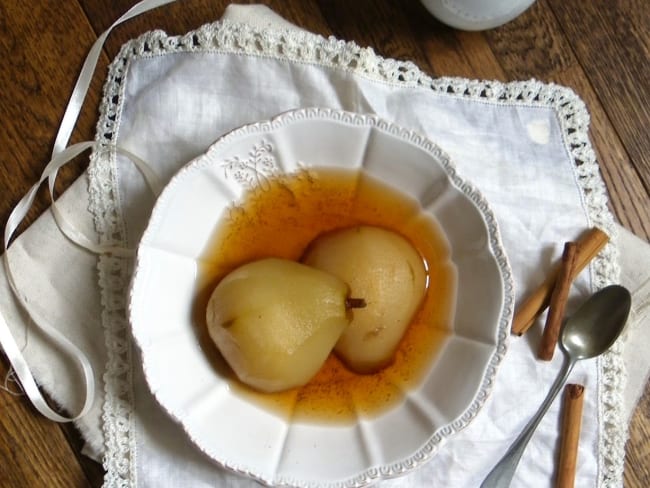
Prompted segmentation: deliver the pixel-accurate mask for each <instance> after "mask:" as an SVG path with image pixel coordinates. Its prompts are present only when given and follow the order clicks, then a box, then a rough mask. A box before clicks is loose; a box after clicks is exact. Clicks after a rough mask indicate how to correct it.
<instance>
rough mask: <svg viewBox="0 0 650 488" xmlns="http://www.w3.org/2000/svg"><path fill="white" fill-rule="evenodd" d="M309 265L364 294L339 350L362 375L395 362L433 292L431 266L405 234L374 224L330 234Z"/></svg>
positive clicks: (312, 251)
mask: <svg viewBox="0 0 650 488" xmlns="http://www.w3.org/2000/svg"><path fill="white" fill-rule="evenodd" d="M303 262H304V263H305V264H308V265H309V266H313V267H315V268H318V269H321V270H323V271H327V272H329V273H332V274H333V275H335V276H337V277H339V278H340V279H341V280H343V281H344V282H345V283H347V284H348V285H349V287H350V293H351V294H352V295H353V296H362V297H363V298H364V299H365V302H366V305H367V306H366V307H364V308H360V309H354V310H352V311H351V312H352V322H351V323H350V326H349V327H347V328H346V329H345V331H344V332H343V334H342V335H341V338H340V339H339V340H338V342H337V344H336V347H335V352H336V354H337V355H338V356H339V357H340V358H341V359H342V360H343V361H344V362H345V363H346V365H347V366H348V367H349V368H350V369H352V370H353V371H355V372H357V373H362V374H367V373H374V372H376V371H377V370H379V369H381V368H383V367H385V366H387V365H388V364H390V363H391V361H392V360H393V357H394V354H395V351H396V349H397V347H398V346H399V342H400V340H401V338H402V336H403V335H404V332H405V331H406V329H407V328H408V326H409V324H410V323H411V320H412V318H413V316H414V314H415V312H416V311H417V310H418V308H419V306H420V303H421V302H422V299H423V297H424V295H425V292H426V288H427V272H426V269H425V263H424V260H423V259H422V257H421V255H420V254H419V252H418V251H416V249H415V248H414V247H413V246H412V245H411V243H410V242H409V241H407V240H406V239H405V238H404V237H402V236H401V235H399V234H397V233H395V232H392V231H388V230H386V229H382V228H379V227H372V226H358V227H353V228H348V229H343V230H339V231H334V232H331V233H328V234H325V235H323V236H321V237H319V238H317V239H316V240H314V241H313V242H312V244H311V245H310V247H309V249H308V250H307V253H306V254H305V256H304V258H303Z"/></svg>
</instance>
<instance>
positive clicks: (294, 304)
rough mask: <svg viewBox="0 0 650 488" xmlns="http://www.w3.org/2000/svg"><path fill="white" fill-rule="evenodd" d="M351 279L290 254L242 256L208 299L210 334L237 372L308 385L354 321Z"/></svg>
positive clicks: (259, 380)
mask: <svg viewBox="0 0 650 488" xmlns="http://www.w3.org/2000/svg"><path fill="white" fill-rule="evenodd" d="M348 295H349V287H348V285H347V284H346V283H345V282H343V281H342V280H341V279H340V278H337V277H336V276H334V275H332V274H330V273H327V272H325V271H321V270H318V269H315V268H311V267H309V266H306V265H304V264H300V263H298V262H294V261H289V260H286V259H278V258H267V259H261V260H259V261H253V262H250V263H248V264H244V265H243V266H240V267H239V268H236V269H235V270H234V271H232V272H231V273H229V274H228V275H226V276H225V277H224V278H223V279H222V280H221V281H220V282H219V284H218V285H217V286H216V288H215V289H214V291H213V292H212V295H211V297H210V299H209V302H208V306H207V311H206V318H207V325H208V332H209V334H210V337H211V338H212V340H213V341H214V343H215V344H216V345H217V347H218V349H219V351H220V352H221V354H222V355H223V357H224V359H225V360H226V361H227V362H228V364H229V365H230V367H231V368H232V369H233V371H234V372H235V374H236V375H237V377H238V378H239V379H240V380H241V381H242V382H244V383H245V384H247V385H249V386H251V387H253V388H255V389H256V390H259V391H263V392H277V391H281V390H286V389H289V388H293V387H297V386H302V385H304V384H305V383H307V382H308V381H309V380H310V379H311V378H312V377H313V376H314V375H315V374H316V372H317V371H318V370H319V369H320V367H321V366H322V364H323V363H324V362H325V360H326V359H327V356H328V355H329V354H330V352H331V351H332V349H333V347H334V345H335V344H336V342H337V341H338V339H339V337H340V336H341V333H342V332H343V331H344V330H345V328H346V327H347V326H348V324H349V322H350V319H351V316H350V312H349V307H350V306H361V305H362V303H361V302H358V301H355V300H354V299H348Z"/></svg>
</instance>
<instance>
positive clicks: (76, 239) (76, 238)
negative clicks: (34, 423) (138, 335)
mask: <svg viewBox="0 0 650 488" xmlns="http://www.w3.org/2000/svg"><path fill="white" fill-rule="evenodd" d="M175 1H176V0H143V1H141V2H138V3H137V4H135V5H134V6H133V7H131V8H130V9H129V10H128V11H127V12H126V13H125V14H124V15H122V16H121V17H120V18H119V19H117V20H116V21H115V22H114V23H113V24H112V25H111V26H110V27H109V28H108V29H106V31H104V32H103V33H102V34H101V35H100V36H99V37H98V38H97V40H96V41H95V43H94V44H93V46H92V47H91V49H90V51H89V53H88V55H87V56H86V60H85V62H84V65H83V67H82V69H81V72H80V73H79V77H78V78H77V82H76V84H75V87H74V90H73V91H72V95H71V96H70V100H69V101H68V106H67V107H66V110H65V113H64V115H63V119H62V121H61V125H60V126H59V130H58V132H57V136H56V140H55V142H54V147H53V150H52V160H51V161H50V162H49V163H48V164H47V166H46V167H45V169H44V170H43V174H42V175H41V178H40V180H39V181H38V183H36V184H35V185H34V186H32V188H30V189H29V191H28V192H27V194H26V195H25V196H24V197H23V198H22V199H21V200H20V201H19V202H18V204H17V205H16V207H15V208H14V209H13V211H12V212H11V214H10V215H9V219H8V221H7V224H6V227H5V232H4V240H3V246H4V251H5V252H4V255H3V265H4V267H5V270H6V274H7V280H8V282H9V285H10V288H11V290H12V292H13V294H14V295H15V297H16V299H17V300H18V302H19V303H20V305H21V307H22V308H23V309H24V310H25V311H26V312H27V313H28V315H29V316H30V317H31V318H32V320H33V321H34V323H35V325H37V326H38V327H39V328H40V329H41V331H42V332H43V333H44V334H45V335H46V336H47V337H49V338H50V339H51V340H52V342H53V343H54V344H56V345H57V346H58V347H59V348H60V349H61V350H62V351H63V352H64V353H66V354H68V355H70V356H71V357H72V358H73V359H74V360H75V362H76V363H77V364H78V365H79V368H80V370H81V373H82V375H83V378H84V390H85V392H84V394H85V399H84V403H83V406H82V408H81V410H80V412H79V413H78V414H76V415H74V416H71V417H66V416H63V415H61V414H59V413H58V412H56V411H55V410H53V409H52V408H51V407H50V406H49V405H48V404H47V402H46V400H45V399H44V398H43V395H42V394H41V391H40V390H39V388H38V386H37V385H36V381H35V380H34V377H33V375H32V373H31V371H30V369H29V366H28V364H27V362H26V361H25V358H24V357H23V354H22V352H21V350H20V348H19V347H18V345H17V344H16V341H15V340H14V338H13V336H12V335H11V331H10V329H9V326H8V324H7V322H6V320H5V318H4V317H3V316H2V314H1V313H0V346H2V349H3V350H4V352H5V354H6V356H7V358H8V359H9V362H10V363H11V366H12V368H13V370H14V371H15V374H16V376H17V377H18V379H19V380H20V383H21V385H22V388H23V390H24V392H25V394H26V395H27V397H28V398H29V400H30V401H31V402H32V404H33V405H34V407H35V408H36V409H37V410H38V411H39V412H40V413H42V414H43V415H44V416H45V417H47V418H48V419H50V420H53V421H55V422H70V421H73V420H76V419H78V418H81V417H83V416H84V415H85V414H86V413H88V411H89V410H90V408H91V407H92V403H93V400H94V397H95V379H94V374H93V369H92V366H91V364H90V361H89V360H88V358H87V357H86V355H85V354H84V352H83V351H82V350H81V349H79V348H78V347H77V346H76V345H75V344H74V343H73V342H71V341H70V340H69V339H68V338H66V337H65V336H64V335H63V334H61V332H59V331H58V330H57V329H56V328H54V327H52V326H51V325H50V324H49V323H48V322H47V320H45V319H44V318H43V317H42V316H40V314H37V313H36V312H35V311H34V310H33V309H32V307H30V305H29V300H28V298H27V297H26V296H25V295H24V294H22V293H21V292H20V290H19V289H18V287H17V286H16V281H15V279H14V276H13V274H12V272H11V263H10V260H9V258H8V255H7V250H8V248H9V246H10V243H11V238H12V236H13V234H14V232H15V231H16V229H17V228H18V225H19V224H20V223H21V222H22V221H23V219H24V218H25V216H26V215H27V212H28V210H29V209H30V207H31V206H32V204H33V202H34V199H35V197H36V192H37V191H38V188H39V187H40V185H41V184H42V183H43V182H44V181H45V180H46V179H47V180H48V184H49V188H50V195H51V196H52V205H51V207H50V210H51V212H52V214H53V216H54V220H55V222H56V224H57V226H58V227H59V229H60V230H61V232H62V233H63V234H64V235H65V236H66V237H67V238H68V239H69V240H70V241H72V242H73V243H75V244H76V245H79V246H81V247H83V248H84V249H87V250H89V251H91V252H93V253H98V254H103V253H112V254H115V255H119V256H132V255H133V250H130V249H124V248H122V247H120V246H112V245H101V244H97V243H95V242H93V241H92V240H90V239H88V238H87V237H86V236H84V235H83V234H81V233H80V232H78V231H77V230H76V229H75V227H74V225H72V224H71V223H70V222H69V221H68V220H67V219H66V218H65V216H64V215H63V214H62V213H61V211H60V210H59V209H58V208H57V206H56V201H55V200H54V182H55V180H56V175H57V172H58V170H59V168H61V166H63V165H65V164H66V163H68V162H69V161H71V160H72V159H74V158H75V157H76V156H78V155H79V154H81V153H82V152H83V151H86V150H88V149H90V148H95V150H99V151H104V150H111V149H112V150H115V151H117V152H121V153H123V154H125V155H126V156H127V157H128V158H129V159H130V160H131V161H132V162H133V163H134V164H135V165H136V166H137V167H138V169H139V170H140V172H141V173H142V174H143V176H144V177H145V180H146V181H147V183H148V185H149V187H150V188H151V189H152V191H153V192H154V193H155V194H156V195H158V194H159V193H160V191H161V190H162V185H161V183H160V181H159V180H158V178H157V176H156V175H155V173H154V172H153V171H152V170H151V168H150V167H149V166H148V165H147V164H146V163H145V162H144V161H143V160H142V159H140V158H139V157H137V156H136V155H134V154H132V153H130V152H129V151H126V150H124V149H121V148H118V147H115V146H110V147H109V146H103V147H100V146H99V145H98V144H97V143H94V142H82V143H78V144H74V145H72V146H69V147H66V146H67V144H68V142H69V141H70V135H71V134H72V131H73V129H74V127H75V125H76V123H77V119H78V117H79V113H80V112H81V108H82V106H83V103H84V100H85V98H86V94H87V93H88V87H89V86H90V81H91V80H92V76H93V73H94V71H95V68H96V66H97V61H98V59H99V55H100V53H101V50H102V47H103V45H104V42H105V41H106V38H107V37H108V35H109V34H110V32H111V30H112V29H113V28H114V27H116V26H118V25H119V24H121V23H122V22H125V21H127V20H129V19H132V18H133V17H136V16H137V15H140V14H142V13H144V12H147V11H148V10H152V9H154V8H157V7H160V6H163V5H166V4H168V3H172V2H175Z"/></svg>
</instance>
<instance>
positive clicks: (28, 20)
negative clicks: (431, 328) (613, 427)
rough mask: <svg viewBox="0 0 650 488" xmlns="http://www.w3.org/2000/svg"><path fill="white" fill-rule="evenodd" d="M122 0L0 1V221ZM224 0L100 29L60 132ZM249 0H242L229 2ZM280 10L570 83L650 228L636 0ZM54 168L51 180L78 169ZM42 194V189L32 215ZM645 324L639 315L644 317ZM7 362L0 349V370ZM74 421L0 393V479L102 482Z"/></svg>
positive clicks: (345, 32)
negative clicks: (470, 26)
mask: <svg viewBox="0 0 650 488" xmlns="http://www.w3.org/2000/svg"><path fill="white" fill-rule="evenodd" d="M133 3H134V0H110V1H109V0H64V1H61V0H38V1H30V2H24V1H20V0H0V114H2V118H1V120H2V128H0V181H1V183H2V187H1V188H2V190H1V192H0V223H1V224H2V225H3V226H4V224H5V223H6V221H7V218H8V215H9V212H10V211H11V209H12V208H13V206H14V205H15V204H16V203H17V202H18V200H19V199H20V198H21V197H22V196H23V194H24V193H25V192H26V191H27V189H28V188H29V187H30V186H31V185H32V184H33V183H34V182H36V181H37V179H38V177H39V175H40V173H41V171H42V169H43V168H44V165H45V163H46V162H47V161H48V159H49V158H48V155H49V154H50V152H51V150H52V145H53V141H54V136H55V134H56V131H57V128H58V124H59V123H60V120H61V117H62V115H63V112H64V109H65V106H66V104H67V100H68V97H69V96H70V94H71V92H72V87H73V85H74V82H75V80H76V76H77V74H78V72H79V70H80V67H81V64H82V63H83V60H84V58H85V56H86V53H87V51H88V49H89V48H90V46H91V45H92V43H93V41H94V40H95V39H96V38H97V36H98V35H99V34H101V32H102V31H104V30H105V29H106V28H107V27H108V26H109V25H110V24H111V23H112V22H113V21H114V20H115V19H117V18H118V17H119V15H121V14H122V13H123V12H125V11H126V10H127V9H128V8H129V7H130V6H131V5H132V4H133ZM228 3H229V2H228V1H226V0H185V1H184V2H178V3H177V4H173V5H170V6H166V7H162V8H160V9H158V10H155V11H153V12H150V13H147V14H145V15H143V16H141V17H139V18H137V19H134V20H132V21H130V22H128V23H127V24H125V25H123V26H121V27H119V28H117V29H116V30H115V31H114V33H113V34H112V35H111V36H110V37H109V39H108V42H107V43H106V45H105V47H104V50H103V52H102V56H101V59H100V62H99V66H98V70H97V72H96V75H95V77H94V80H93V83H92V85H91V90H90V94H89V97H88V99H87V101H86V105H85V107H84V110H83V111H82V114H81V117H80V119H79V123H78V126H77V129H76V130H75V132H74V134H73V139H72V142H78V141H82V140H90V139H93V137H94V129H95V123H96V120H97V117H98V114H97V107H98V104H99V100H100V98H101V89H102V84H103V80H104V77H105V74H106V70H107V66H108V63H109V61H110V60H111V59H112V58H113V57H114V56H116V54H117V52H118V50H119V48H120V46H121V45H122V43H124V42H126V41H127V40H128V39H130V38H132V37H135V36H137V35H139V34H141V33H142V32H145V31H147V30H151V29H154V28H156V29H158V28H160V29H164V30H166V31H167V32H168V33H170V34H181V33H184V32H186V31H188V30H191V29H194V28H196V27H198V26H200V25H201V24H204V23H206V22H210V21H212V20H215V19H218V18H219V17H220V16H221V14H222V13H223V11H224V9H225V7H226V5H227V4H228ZM239 3H251V2H239ZM258 3H265V4H267V5H269V6H270V7H271V8H273V9H274V10H275V11H276V12H278V13H279V14H281V15H282V16H284V17H285V18H286V19H288V20H289V21H291V22H293V23H295V24H297V25H299V26H301V27H303V28H306V29H309V30H311V31H313V32H316V33H319V34H323V35H335V36H337V37H338V38H341V39H346V40H353V41H356V42H357V43H358V44H359V45H361V46H372V47H374V49H375V50H376V51H377V52H378V53H379V54H381V55H383V56H386V57H393V58H397V59H403V60H411V61H414V62H415V63H417V64H418V65H419V66H420V68H421V69H423V70H424V71H425V72H427V73H429V74H431V75H434V76H462V77H468V78H478V79H496V80H501V81H511V80H523V79H529V78H536V79H538V80H541V81H545V82H556V83H559V84H562V85H566V86H569V87H571V88H573V89H574V90H575V91H576V92H577V93H578V94H579V95H580V96H581V97H582V99H583V100H584V101H585V102H586V104H587V106H588V109H589V111H590V113H591V140H592V143H593V146H594V148H595V150H596V152H597V155H598V160H599V163H600V166H601V171H602V175H603V178H604V180H605V183H606V185H607V188H608V191H609V196H610V200H611V208H612V210H613V212H614V214H615V215H616V217H617V218H618V220H619V221H620V223H621V224H622V225H623V226H625V227H627V228H628V229H629V230H631V231H632V232H633V233H635V234H636V235H638V236H639V237H641V238H642V239H644V240H646V241H648V239H649V238H650V198H649V191H650V137H649V136H648V127H650V109H649V106H650V104H649V101H650V81H649V80H650V63H649V52H650V6H649V4H648V3H647V0H590V1H582V2H579V1H577V0H540V1H538V2H537V3H535V4H534V5H533V6H532V7H531V8H530V9H529V10H528V11H526V12H525V13H524V14H523V15H521V16H520V17H519V18H517V19H515V20H514V21H513V22H511V23H509V24H506V25H505V26H502V27H500V28H497V29H493V30H489V31H485V32H473V33H472V32H459V31H456V30H453V29H451V28H448V27H445V26H444V25H442V24H440V23H439V22H437V21H436V20H434V19H433V18H432V17H431V16H430V15H429V14H428V13H427V12H426V10H424V8H423V7H422V6H421V5H420V4H419V2H418V1H417V0H270V1H263V2H258ZM85 164H86V161H84V160H83V159H81V160H80V161H78V162H76V163H75V164H73V165H72V167H71V168H66V169H65V170H64V171H62V175H61V177H60V180H59V185H58V189H59V190H62V189H64V188H65V187H66V186H67V185H69V184H70V182H72V181H73V180H74V179H75V178H76V177H77V176H78V175H79V174H80V173H81V172H82V171H83V170H84V168H85ZM47 205H48V200H47V197H46V193H42V194H40V196H39V199H38V201H37V203H36V205H35V207H34V209H33V210H32V211H31V212H30V215H29V220H30V221H32V220H33V219H34V218H35V217H36V216H38V215H39V214H40V213H42V212H43V211H44V210H45V209H46V208H47ZM646 325H647V324H646ZM6 371H7V361H6V358H4V356H3V358H2V361H0V377H1V378H4V376H5V374H6ZM81 446H82V442H81V440H80V436H79V434H78V433H77V432H76V431H75V430H74V428H73V427H71V426H69V425H58V424H54V423H51V422H49V421H46V420H45V419H44V418H42V417H40V416H39V415H38V414H36V413H35V411H34V409H33V408H32V407H31V406H30V405H29V404H28V402H27V400H26V399H25V398H24V397H14V396H10V395H8V394H6V393H3V392H0V486H2V487H5V488H6V487H25V486H48V487H67V488H69V487H85V486H100V485H101V483H102V475H103V470H102V467H101V465H100V464H98V463H95V462H93V461H91V460H89V459H88V458H86V457H84V456H83V455H82V454H80V451H81ZM625 486H626V487H629V488H632V487H639V488H645V487H648V486H650V384H649V385H648V386H647V387H646V389H645V395H644V396H643V398H642V399H641V402H640V404H639V406H638V407H637V409H636V412H635V414H634V418H633V420H632V423H631V426H630V439H629V441H628V443H627V451H626V463H625Z"/></svg>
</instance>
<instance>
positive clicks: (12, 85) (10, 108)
mask: <svg viewBox="0 0 650 488" xmlns="http://www.w3.org/2000/svg"><path fill="white" fill-rule="evenodd" d="M0 32H1V35H0V83H1V84H2V87H3V89H2V90H0V112H1V113H2V115H3V117H2V121H3V130H2V131H0V181H2V192H1V193H0V195H1V197H0V221H1V222H3V223H4V222H6V220H7V217H8V215H9V212H10V211H11V209H12V208H13V206H14V205H15V204H16V203H17V201H18V200H19V199H20V198H21V197H22V196H23V194H24V193H26V192H27V190H28V189H29V187H30V186H31V185H32V184H34V183H35V182H36V181H38V178H39V176H40V172H41V171H42V169H43V168H44V167H45V164H46V163H47V161H48V160H49V158H50V154H51V150H52V144H53V142H54V138H55V134H56V131H57V129H58V126H59V123H60V121H61V118H62V116H63V112H64V109H65V107H66V105H67V102H68V99H69V97H70V94H71V92H72V87H73V86H74V83H75V81H76V77H77V74H78V72H79V69H80V67H81V64H82V63H83V60H84V58H85V56H86V53H87V51H88V49H89V48H90V46H91V45H92V43H93V41H94V40H95V35H94V33H93V31H92V29H91V28H90V26H89V25H88V22H87V20H86V18H85V15H84V13H83V11H82V10H81V9H80V8H79V6H78V5H77V4H76V3H74V2H58V1H56V0H47V1H42V2H36V3H33V2H30V3H24V2H3V3H1V4H0ZM107 62H108V59H107V58H106V57H103V58H102V60H101V61H100V68H99V71H104V70H105V69H106V66H107ZM102 83H103V80H102V77H96V79H95V80H94V81H93V83H92V85H91V93H90V95H89V97H88V100H87V102H86V105H85V106H84V109H83V111H82V113H81V117H80V119H79V123H78V125H77V129H76V130H75V131H74V132H73V136H72V142H77V141H80V140H88V139H92V138H93V137H94V129H95V123H96V120H97V106H98V102H99V98H100V97H99V94H100V91H101V86H102ZM86 161H87V155H86V156H85V157H80V158H78V160H77V161H76V162H75V163H73V164H72V166H68V167H66V168H63V169H62V170H61V171H60V173H59V175H60V176H59V179H58V183H57V190H58V191H62V190H63V189H64V188H65V187H67V186H68V184H69V183H71V182H72V181H73V180H74V179H76V178H77V176H78V175H79V174H81V172H82V171H83V170H84V169H85V167H86ZM48 206H49V197H48V196H47V193H46V192H41V193H40V194H39V199H38V200H37V202H36V204H35V205H34V208H33V209H32V211H31V212H30V214H29V215H28V218H27V222H26V225H27V224H29V223H30V222H31V221H33V220H34V219H35V218H36V216H37V215H39V214H40V213H42V212H43V211H44V210H45V209H46V208H47V207H48ZM23 227H24V226H23ZM6 366H7V363H6V362H5V359H4V357H3V360H2V364H1V365H0V378H1V379H3V380H4V377H5V374H6V371H7V370H6ZM0 429H1V430H2V433H0V464H2V469H1V470H0V486H3V487H4V486H9V487H12V486H15V487H19V486H21V487H22V486H61V487H75V486H79V487H81V486H88V485H89V483H90V484H93V485H95V486H97V481H96V480H97V476H96V475H93V476H94V479H93V478H92V477H91V478H89V476H88V475H87V474H86V473H92V470H91V469H90V467H91V466H92V467H93V468H92V469H94V472H95V473H97V472H98V471H99V472H101V471H102V469H101V467H100V466H99V465H98V464H97V463H94V462H92V461H90V460H88V459H87V458H85V457H83V456H82V455H80V454H79V449H77V448H76V447H74V448H71V447H70V442H69V439H70V438H72V437H76V438H77V439H79V435H78V433H77V432H76V430H75V429H74V427H73V426H71V425H66V426H60V425H58V424H54V423H52V422H50V421H48V420H46V419H45V418H43V417H41V416H40V414H37V413H36V412H35V411H34V409H33V408H32V407H31V406H30V405H29V403H28V401H27V400H26V398H25V397H11V396H9V395H8V394H5V393H1V394H0ZM84 468H85V469H84Z"/></svg>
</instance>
